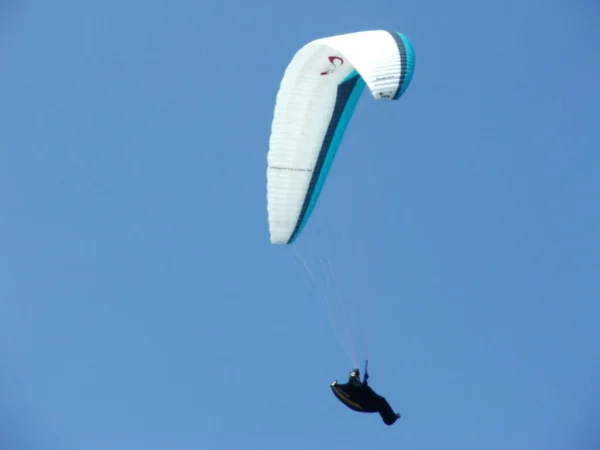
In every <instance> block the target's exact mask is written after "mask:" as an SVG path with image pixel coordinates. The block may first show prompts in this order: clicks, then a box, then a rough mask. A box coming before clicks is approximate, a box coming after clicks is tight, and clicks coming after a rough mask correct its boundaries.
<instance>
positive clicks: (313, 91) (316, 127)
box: [266, 30, 415, 425]
mask: <svg viewBox="0 0 600 450" xmlns="http://www.w3.org/2000/svg"><path fill="white" fill-rule="evenodd" d="M414 67H415V54H414V50H413V47H412V44H411V43H410V41H409V40H408V38H407V37H406V36H404V35H403V34H401V33H398V32H395V31H386V30H371V31H360V32H355V33H349V34H342V35H337V36H331V37H326V38H322V39H317V40H314V41H312V42H309V43H307V44H306V45H304V46H303V47H302V48H300V49H299V50H298V51H297V52H296V54H295V55H294V57H293V58H292V60H291V62H290V63H289V65H288V66H287V68H286V70H285V73H284V75H283V78H282V80H281V84H280V87H279V91H278V92H277V97H276V102H275V108H274V113H273V121H272V124H271V134H270V138H269V150H268V154H267V174H266V175H267V216H268V224H269V235H270V241H271V243H272V244H276V245H290V244H293V243H294V242H296V240H297V239H298V237H299V236H300V235H301V234H302V231H303V229H304V228H305V226H306V225H307V223H308V221H309V218H310V216H311V215H312V213H313V210H314V209H315V206H316V204H317V201H318V198H319V195H320V193H321V191H322V189H323V186H324V184H325V180H326V179H327V175H328V173H329V170H330V168H331V166H332V164H333V161H334V158H335V156H336V153H337V151H338V148H339V147H340V144H341V142H342V139H343V137H344V134H345V131H346V128H347V126H348V123H349V122H350V120H351V118H352V115H353V113H354V109H355V107H356V105H357V103H358V101H359V99H360V97H361V95H362V92H363V90H364V89H365V87H367V88H368V90H369V91H370V93H371V95H372V97H373V98H374V99H375V100H384V101H385V100H391V101H394V100H398V99H400V98H401V97H402V96H403V94H404V93H405V92H406V90H407V89H408V86H409V85H410V82H411V80H412V77H413V71H414ZM371 132H381V133H386V132H388V133H390V134H395V133H396V129H394V130H389V129H387V130H372V131H371ZM302 263H303V264H302V265H303V266H304V267H305V268H306V269H307V271H308V272H309V274H310V275H311V277H313V275H314V274H313V273H312V271H310V270H309V269H308V267H307V266H306V264H305V263H304V261H302ZM313 278H314V277H313ZM338 300H339V299H338ZM367 379H368V373H367V372H366V370H365V377H364V380H363V381H361V380H360V372H359V370H358V369H354V370H353V371H352V372H351V375H350V378H349V380H348V382H347V383H342V384H340V383H338V382H337V381H334V382H333V383H332V384H331V389H332V391H333V393H334V394H335V396H336V397H337V398H338V399H339V400H340V401H341V402H342V403H344V404H345V405H346V406H347V407H349V408H350V409H352V410H355V411H360V412H365V413H379V415H380V416H381V418H382V420H383V422H384V423H385V424H387V425H392V424H393V423H395V422H396V421H397V420H398V419H399V418H400V414H398V413H395V412H394V411H393V409H392V408H391V406H390V405H389V403H388V402H387V400H386V399H385V398H384V397H382V396H380V395H379V394H377V393H375V391H374V390H373V389H372V388H371V387H370V386H369V385H368V383H367Z"/></svg>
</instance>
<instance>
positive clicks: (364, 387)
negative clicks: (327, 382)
mask: <svg viewBox="0 0 600 450" xmlns="http://www.w3.org/2000/svg"><path fill="white" fill-rule="evenodd" d="M368 378H369V374H368V372H367V370H366V369H365V376H364V379H363V381H360V371H359V369H352V371H351V372H350V375H349V378H348V382H347V383H343V384H340V383H338V382H337V380H335V381H334V382H333V383H331V390H332V391H333V393H334V395H335V396H336V397H337V399H338V400H339V401H341V402H342V403H343V404H344V405H346V406H347V407H348V408H350V409H351V410H353V411H357V412H362V413H379V415H380V416H381V419H382V420H383V423H385V424H386V425H393V424H394V423H395V422H396V420H398V419H399V418H400V414H399V413H396V412H394V410H393V409H392V407H391V406H390V404H389V403H388V401H387V400H386V398H385V397H382V396H381V395H379V394H377V393H376V392H375V391H374V390H373V389H372V388H371V387H370V386H369V385H368V384H367V380H368Z"/></svg>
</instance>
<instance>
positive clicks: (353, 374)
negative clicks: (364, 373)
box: [350, 369, 360, 381]
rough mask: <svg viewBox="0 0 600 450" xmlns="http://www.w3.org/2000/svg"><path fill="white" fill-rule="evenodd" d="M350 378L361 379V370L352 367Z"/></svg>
mask: <svg viewBox="0 0 600 450" xmlns="http://www.w3.org/2000/svg"><path fill="white" fill-rule="evenodd" d="M350 378H353V379H355V380H357V381H360V370H358V369H352V371H351V372H350Z"/></svg>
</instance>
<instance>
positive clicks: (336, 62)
mask: <svg viewBox="0 0 600 450" xmlns="http://www.w3.org/2000/svg"><path fill="white" fill-rule="evenodd" d="M329 62H330V63H331V67H330V68H329V69H327V70H326V71H324V72H321V75H329V74H330V73H333V72H335V70H336V69H337V68H338V67H340V66H341V65H342V64H344V60H343V59H342V58H340V57H339V56H330V57H329Z"/></svg>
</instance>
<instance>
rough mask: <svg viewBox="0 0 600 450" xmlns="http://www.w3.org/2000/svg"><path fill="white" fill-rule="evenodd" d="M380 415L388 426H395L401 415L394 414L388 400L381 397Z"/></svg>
mask: <svg viewBox="0 0 600 450" xmlns="http://www.w3.org/2000/svg"><path fill="white" fill-rule="evenodd" d="M379 415H380V416H381V418H382V419H383V423H385V424H386V425H393V424H394V423H395V422H396V420H398V419H399V418H400V414H397V413H395V412H394V410H393V409H392V407H391V406H390V404H389V403H388V402H387V400H386V399H385V398H383V397H381V399H380V402H379Z"/></svg>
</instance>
